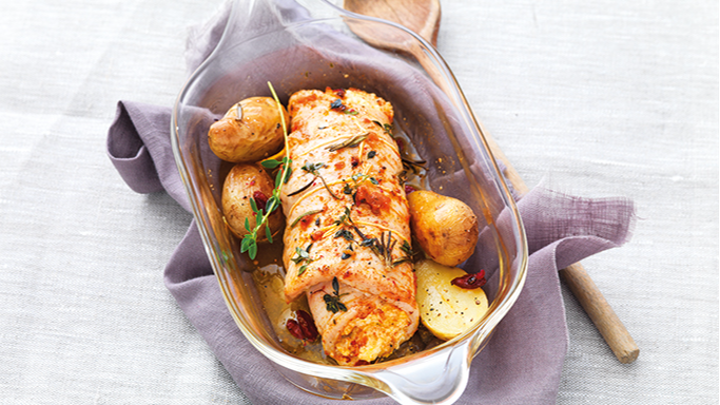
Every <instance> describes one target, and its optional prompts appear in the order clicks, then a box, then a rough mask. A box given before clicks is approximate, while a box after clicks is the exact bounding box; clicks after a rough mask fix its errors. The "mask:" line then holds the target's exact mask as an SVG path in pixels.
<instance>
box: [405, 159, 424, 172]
mask: <svg viewBox="0 0 720 405" xmlns="http://www.w3.org/2000/svg"><path fill="white" fill-rule="evenodd" d="M401 160H402V165H403V167H404V168H405V170H412V172H413V173H414V174H418V173H419V172H420V170H425V163H427V162H426V161H424V160H410V159H406V158H402V159H401Z"/></svg>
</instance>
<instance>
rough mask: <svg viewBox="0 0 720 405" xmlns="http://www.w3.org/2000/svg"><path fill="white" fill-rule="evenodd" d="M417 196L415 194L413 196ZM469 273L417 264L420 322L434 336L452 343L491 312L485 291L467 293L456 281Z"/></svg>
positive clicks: (446, 267) (429, 262) (480, 289)
mask: <svg viewBox="0 0 720 405" xmlns="http://www.w3.org/2000/svg"><path fill="white" fill-rule="evenodd" d="M413 194H414V193H413ZM466 274H467V273H466V272H465V271H464V270H462V269H459V268H457V267H448V266H443V265H442V264H439V263H436V262H434V261H432V260H429V259H425V260H422V261H420V262H418V263H416V264H415V275H416V276H417V295H416V300H417V303H418V308H419V309H420V320H421V321H422V323H423V325H425V326H426V327H427V328H428V330H430V332H432V334H433V335H435V336H436V337H437V338H439V339H442V340H450V339H452V338H454V337H455V336H458V335H460V334H461V333H463V332H465V331H466V330H468V329H470V328H472V327H473V326H474V325H475V324H476V323H477V322H479V321H480V319H481V318H482V317H483V315H484V314H485V312H487V309H488V301H487V296H485V292H484V291H483V290H482V288H475V289H472V290H470V289H464V288H460V287H457V286H455V285H453V284H452V280H453V279H455V278H457V277H462V276H465V275H466Z"/></svg>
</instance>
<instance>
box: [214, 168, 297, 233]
mask: <svg viewBox="0 0 720 405" xmlns="http://www.w3.org/2000/svg"><path fill="white" fill-rule="evenodd" d="M274 187H275V182H274V181H273V180H272V179H271V178H270V176H269V175H268V174H267V173H266V172H265V170H263V169H262V167H260V166H259V165H256V164H249V163H238V164H236V165H235V166H233V168H232V169H231V170H230V173H228V175H227V177H225V183H224V184H223V191H222V210H223V214H225V220H226V221H227V224H228V226H230V230H231V231H232V232H233V233H234V234H235V236H237V237H238V238H242V237H243V236H245V235H246V234H248V231H247V230H246V229H245V218H247V219H248V223H249V225H250V229H253V228H255V225H256V222H255V213H254V212H253V210H252V206H251V205H250V200H251V199H254V200H255V203H256V205H257V206H258V208H264V207H265V203H266V202H267V200H268V198H270V196H272V192H273V189H274ZM281 211H282V210H280V209H278V210H276V211H275V212H273V213H272V214H271V215H270V218H268V224H269V225H270V232H271V233H272V234H273V235H274V234H275V233H277V232H278V231H279V230H280V228H282V225H283V223H284V222H285V219H284V218H283V214H282V212H281ZM265 240H266V238H265V232H264V229H263V230H262V232H259V233H258V241H265Z"/></svg>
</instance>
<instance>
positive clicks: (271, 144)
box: [208, 97, 290, 163]
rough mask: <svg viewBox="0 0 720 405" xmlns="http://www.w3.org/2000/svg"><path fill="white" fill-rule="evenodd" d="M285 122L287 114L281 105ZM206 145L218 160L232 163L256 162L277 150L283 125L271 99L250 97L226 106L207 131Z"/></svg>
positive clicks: (279, 145) (288, 120) (287, 120)
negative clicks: (220, 116) (225, 110)
mask: <svg viewBox="0 0 720 405" xmlns="http://www.w3.org/2000/svg"><path fill="white" fill-rule="evenodd" d="M281 108H282V111H283V117H284V118H285V126H286V127H288V126H289V125H290V117H289V116H288V113H287V110H285V107H283V106H281ZM208 143H209V144H210V149H212V151H213V152H214V153H215V154H216V155H217V156H218V157H219V158H220V159H222V160H226V161H228V162H234V163H248V162H256V161H258V160H261V159H263V158H266V157H269V156H272V155H274V154H276V153H277V152H279V151H280V149H281V148H282V145H283V143H284V135H283V127H282V123H281V122H280V113H279V112H278V107H277V104H276V103H275V100H274V99H272V98H270V97H250V98H246V99H245V100H242V101H240V102H239V103H237V104H235V105H233V106H232V107H230V109H229V110H228V111H227V113H225V116H224V117H223V118H222V119H221V120H219V121H217V122H215V123H213V124H212V125H211V126H210V131H209V132H208Z"/></svg>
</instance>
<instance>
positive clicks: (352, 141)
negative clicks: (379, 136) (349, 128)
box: [327, 132, 370, 152]
mask: <svg viewBox="0 0 720 405" xmlns="http://www.w3.org/2000/svg"><path fill="white" fill-rule="evenodd" d="M368 136H370V133H369V132H368V133H366V134H362V135H355V136H353V137H352V138H348V139H346V140H344V141H342V142H338V143H336V144H334V145H330V146H328V147H327V150H329V151H330V152H336V151H339V150H340V149H343V148H352V147H353V146H357V145H359V144H360V142H362V141H364V140H365V139H366V138H367V137H368Z"/></svg>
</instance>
